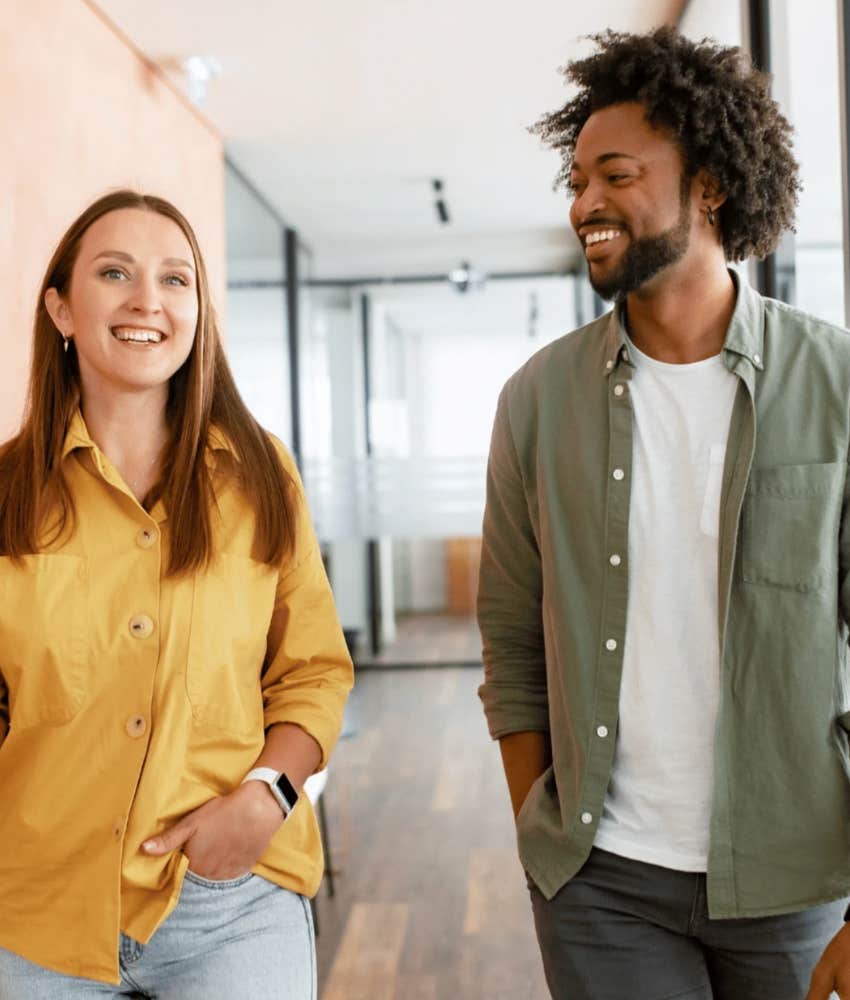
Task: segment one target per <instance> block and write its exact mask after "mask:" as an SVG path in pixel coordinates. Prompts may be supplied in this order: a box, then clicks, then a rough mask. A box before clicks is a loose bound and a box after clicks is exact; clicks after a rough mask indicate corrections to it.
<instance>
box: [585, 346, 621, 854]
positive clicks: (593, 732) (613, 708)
mask: <svg viewBox="0 0 850 1000" xmlns="http://www.w3.org/2000/svg"><path fill="white" fill-rule="evenodd" d="M632 372H633V368H632V364H631V361H630V359H629V356H628V351H627V348H626V347H622V348H621V349H620V352H619V354H618V356H617V358H616V359H612V360H611V361H609V362H608V364H607V365H606V382H607V397H608V428H609V430H608V435H609V437H608V464H607V468H606V473H605V475H606V483H607V485H606V489H605V536H604V559H605V568H604V576H603V592H602V618H601V632H600V634H599V638H598V641H597V646H598V649H597V660H596V696H595V699H594V712H593V718H592V719H591V720H590V736H589V739H590V746H589V749H588V756H587V775H586V780H585V783H584V788H583V794H582V797H581V800H580V802H579V809H578V819H579V824H578V825H579V829H581V830H582V831H584V837H586V839H587V840H588V841H589V842H590V843H592V841H593V837H594V836H595V832H596V828H597V826H598V823H599V819H600V816H601V815H602V807H603V804H604V801H605V793H606V791H607V788H608V783H609V780H610V776H611V768H612V766H613V762H614V746H615V737H616V731H617V718H618V714H619V703H620V679H621V677H622V672H623V651H624V646H625V638H626V608H627V604H628V590H629V584H628V574H629V560H628V551H629V504H630V499H631V483H632V438H633V430H632V419H633V413H632V403H631V392H630V382H631V379H632Z"/></svg>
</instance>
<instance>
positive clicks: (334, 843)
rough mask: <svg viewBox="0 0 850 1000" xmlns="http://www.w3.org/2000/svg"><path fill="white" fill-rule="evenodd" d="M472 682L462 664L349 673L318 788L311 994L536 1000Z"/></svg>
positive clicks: (542, 991) (504, 818)
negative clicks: (319, 842)
mask: <svg viewBox="0 0 850 1000" xmlns="http://www.w3.org/2000/svg"><path fill="white" fill-rule="evenodd" d="M480 682H481V671H480V669H473V668H441V669H421V670H411V669H408V670H398V671H393V670H379V671H378V670H376V671H369V672H366V673H364V674H362V675H361V676H360V677H359V678H358V681H357V684H356V686H355V691H354V693H353V694H352V697H351V700H350V702H349V711H348V713H347V723H346V731H347V734H346V736H345V737H344V738H343V739H342V740H341V742H340V744H339V746H338V748H337V750H336V753H335V755H334V757H333V759H332V760H331V769H330V779H329V781H328V786H327V791H326V793H325V794H326V808H327V812H328V820H329V823H328V827H329V832H330V840H331V857H332V861H333V866H334V868H335V869H336V871H337V876H336V896H335V897H334V898H332V899H331V898H329V897H328V895H327V887H326V886H323V887H322V889H321V890H320V892H319V897H318V899H317V907H318V918H319V936H318V940H317V950H318V968H319V996H320V998H321V1000H547V998H548V996H549V994H548V992H547V990H546V987H545V983H544V980H543V973H542V969H541V965H540V958H539V954H538V951H537V944H536V941H535V939H534V932H533V924H532V917H531V908H530V903H529V900H528V894H527V890H526V887H525V879H524V876H523V873H522V869H521V867H520V864H519V861H518V860H517V856H516V851H515V839H514V829H513V819H512V817H511V814H510V805H509V800H508V793H507V787H506V786H505V782H504V777H503V775H502V770H501V765H500V758H499V750H498V746H497V745H496V744H494V743H492V742H491V741H490V739H489V737H488V736H487V731H486V727H485V723H484V717H483V714H482V711H481V706H480V702H479V700H478V697H477V695H476V688H477V686H478V684H479V683H480Z"/></svg>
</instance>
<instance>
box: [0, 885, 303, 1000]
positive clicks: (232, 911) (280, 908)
mask: <svg viewBox="0 0 850 1000" xmlns="http://www.w3.org/2000/svg"><path fill="white" fill-rule="evenodd" d="M119 959H120V965H119V968H120V972H121V985H120V986H111V985H109V984H108V983H101V982H97V981H96V980H93V979H80V978H78V977H76V976H66V975H63V974H62V973H59V972H52V971H51V970H49V969H45V968H42V966H40V965H34V964H33V963H32V962H28V961H27V960H26V959H23V958H21V957H20V956H19V955H15V954H13V953H12V952H10V951H6V950H5V949H3V948H0V1000H107V998H117V997H156V998H157V1000H242V998H244V1000H315V998H316V958H315V940H314V937H313V920H312V917H311V914H310V907H309V905H308V903H307V900H306V899H304V897H303V896H299V895H298V894H297V893H294V892H289V891H288V890H286V889H281V888H280V886H277V885H274V884H273V883H271V882H268V881H267V880H266V879H264V878H261V877H260V876H259V875H251V874H248V875H242V876H240V877H239V878H235V879H229V880H227V881H224V882H213V881H210V880H209V879H204V878H201V877H200V876H199V875H195V874H193V873H192V872H187V873H186V878H185V881H184V882H183V889H182V891H181V893H180V900H179V902H178V903H177V906H176V907H175V908H174V911H173V912H172V913H171V915H170V916H169V917H168V919H167V920H166V921H165V922H164V923H163V925H162V926H161V927H160V928H159V930H158V931H157V932H156V933H155V934H154V936H153V937H152V938H151V940H150V942H149V943H148V944H146V945H141V944H139V942H138V941H134V940H133V939H132V938H129V937H127V936H126V935H125V934H122V935H121V940H120V943H119Z"/></svg>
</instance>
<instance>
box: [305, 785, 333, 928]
mask: <svg viewBox="0 0 850 1000" xmlns="http://www.w3.org/2000/svg"><path fill="white" fill-rule="evenodd" d="M327 783H328V769H327V768H325V769H324V770H323V771H317V772H316V773H315V774H311V775H310V777H309V778H308V779H307V780H306V781H305V782H304V794H305V795H306V796H307V798H308V799H309V800H310V802H311V803H312V805H313V808H314V809H315V810H316V813H317V815H318V817H319V833H320V835H321V838H322V850H323V851H324V853H325V878H326V879H327V883H328V895H329V896H331V897H333V896H335V895H336V886H335V885H334V870H333V865H332V863H331V845H330V839H329V836H328V817H327V812H326V811H325V799H324V791H325V786H326V785H327ZM310 909H311V910H312V911H313V925H314V927H315V929H316V934H317V935H318V933H319V916H318V913H317V912H316V900H315V899H311V900H310Z"/></svg>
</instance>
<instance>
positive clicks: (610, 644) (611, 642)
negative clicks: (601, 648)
mask: <svg viewBox="0 0 850 1000" xmlns="http://www.w3.org/2000/svg"><path fill="white" fill-rule="evenodd" d="M605 648H606V649H607V650H608V652H609V653H613V652H614V650H615V649H616V648H617V640H616V639H606V640H605Z"/></svg>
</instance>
